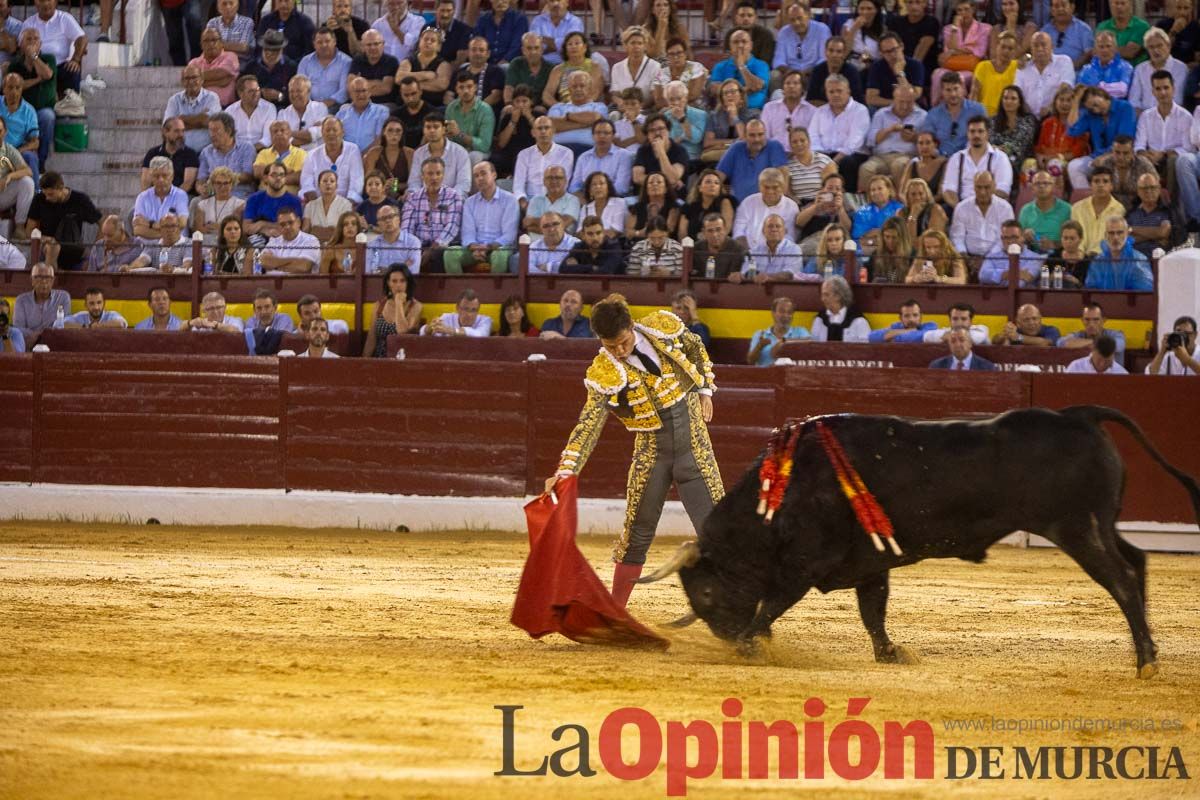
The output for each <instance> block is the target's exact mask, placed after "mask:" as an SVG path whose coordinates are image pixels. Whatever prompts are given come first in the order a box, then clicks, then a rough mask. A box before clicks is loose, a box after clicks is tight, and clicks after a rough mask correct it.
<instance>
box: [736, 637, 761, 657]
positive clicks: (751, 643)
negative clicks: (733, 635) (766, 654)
mask: <svg viewBox="0 0 1200 800" xmlns="http://www.w3.org/2000/svg"><path fill="white" fill-rule="evenodd" d="M737 651H738V655H739V656H741V657H742V658H755V657H756V656H758V655H760V654H761V653H762V646H761V645H760V644H759V641H758V639H755V638H753V637H749V636H748V637H746V638H745V639H738V643H737Z"/></svg>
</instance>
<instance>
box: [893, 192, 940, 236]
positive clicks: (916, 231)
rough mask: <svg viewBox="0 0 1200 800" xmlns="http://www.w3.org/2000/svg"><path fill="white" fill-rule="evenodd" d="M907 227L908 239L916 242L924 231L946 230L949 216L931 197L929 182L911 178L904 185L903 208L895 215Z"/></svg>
mask: <svg viewBox="0 0 1200 800" xmlns="http://www.w3.org/2000/svg"><path fill="white" fill-rule="evenodd" d="M896 216H898V217H899V218H900V219H902V220H904V225H905V227H906V228H908V240H909V241H910V242H916V241H918V240H919V239H920V238H921V234H923V233H925V231H939V232H941V233H945V232H946V225H947V224H948V223H949V221H950V220H949V217H948V216H947V215H946V210H945V209H944V208H942V206H941V204H940V203H938V202H937V201H936V200H934V199H933V192H932V191H930V189H929V184H928V183H926V182H925V181H923V180H921V179H920V178H912V179H911V180H909V182H908V183H907V184H906V185H905V187H904V208H902V209H900V211H899V212H898V213H897V215H896Z"/></svg>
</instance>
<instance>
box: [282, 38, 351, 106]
mask: <svg viewBox="0 0 1200 800" xmlns="http://www.w3.org/2000/svg"><path fill="white" fill-rule="evenodd" d="M313 48H314V50H313V52H311V53H309V54H308V55H306V56H305V57H304V58H302V59H300V65H299V66H298V67H297V68H296V74H297V75H303V76H304V77H306V78H308V79H309V80H310V81H312V99H313V100H316V101H318V102H321V103H324V104H325V105H326V106H328V107H329V113H330V114H333V113H335V112H336V111H337V110H338V107H339V106H341V105H342V103H345V102H346V99H347V94H346V76H347V75H349V74H350V64H351V61H352V59H351V58H350V56H348V55H346V54H345V53H343V52H342V51H341V50H338V49H337V38H336V37H335V36H334V35H333V34H332V33H331V32H330V31H328V30H327V29H325V28H321V29H320V30H319V31H317V35H316V36H314V37H313Z"/></svg>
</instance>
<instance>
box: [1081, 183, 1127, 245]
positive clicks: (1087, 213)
mask: <svg viewBox="0 0 1200 800" xmlns="http://www.w3.org/2000/svg"><path fill="white" fill-rule="evenodd" d="M1091 186H1092V196H1091V197H1085V198H1083V199H1082V200H1080V201H1079V202H1078V203H1075V204H1074V205H1073V206H1071V219H1073V220H1075V221H1076V222H1078V223H1079V224H1080V225H1082V226H1083V250H1084V252H1086V253H1088V254H1089V255H1095V254H1096V253H1099V252H1100V243H1101V242H1103V241H1104V223H1105V221H1106V220H1108V219H1109V218H1111V217H1117V218H1120V219H1125V206H1123V205H1121V204H1120V203H1119V202H1117V198H1115V197H1113V194H1112V188H1113V173H1112V170H1111V169H1109V168H1108V167H1095V168H1093V169H1092V177H1091Z"/></svg>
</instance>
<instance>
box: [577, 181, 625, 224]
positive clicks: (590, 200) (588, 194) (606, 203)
mask: <svg viewBox="0 0 1200 800" xmlns="http://www.w3.org/2000/svg"><path fill="white" fill-rule="evenodd" d="M616 195H617V192H616V188H615V187H614V186H613V182H612V178H610V177H608V175H607V174H606V173H603V172H593V173H592V174H591V175H588V176H587V180H586V181H584V183H583V197H584V199H585V200H586V201H587V203H585V204H584V206H583V208H582V209H581V210H580V212H579V218H580V219H586V218H587V217H591V216H596V217H599V218H600V221H601V222H603V223H604V234H605V235H606V236H607V237H608V238H609V239H615V238H617V237H618V236H624V235H625V217H626V215H627V214H628V210H629V209H628V207H627V206H626V205H625V200H624V199H623V198H620V197H617V196H616Z"/></svg>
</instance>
